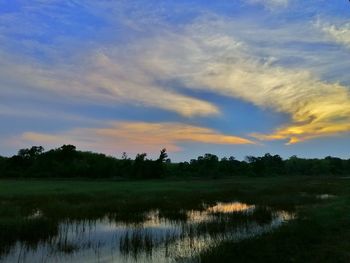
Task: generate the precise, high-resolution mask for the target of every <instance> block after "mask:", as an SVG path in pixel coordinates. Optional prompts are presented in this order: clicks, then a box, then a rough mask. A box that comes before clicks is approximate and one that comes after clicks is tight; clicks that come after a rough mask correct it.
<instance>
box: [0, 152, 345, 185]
mask: <svg viewBox="0 0 350 263" xmlns="http://www.w3.org/2000/svg"><path fill="white" fill-rule="evenodd" d="M146 157H147V154H146V153H141V154H137V155H136V157H135V159H134V160H132V159H130V158H128V156H127V155H126V154H125V153H124V154H123V156H122V158H121V159H117V158H114V157H111V156H106V155H104V154H97V153H92V152H82V151H78V150H76V147H75V146H73V145H63V146H62V147H60V148H57V149H53V150H49V151H46V152H45V151H44V148H43V147H41V146H33V147H31V148H29V149H21V150H19V151H18V154H17V155H14V156H12V157H10V158H5V157H0V177H3V178H58V177H61V178H125V179H152V178H161V177H166V176H172V177H174V176H181V177H223V176H240V175H246V176H277V175H278V176H281V175H309V176H320V175H327V176H332V175H333V176H335V175H338V176H341V175H349V174H350V159H349V160H343V159H340V158H335V157H330V156H329V157H326V158H324V159H303V158H298V157H297V156H292V157H290V158H289V159H286V160H284V159H282V158H281V157H280V156H279V155H271V154H268V153H267V154H265V155H264V156H262V157H254V156H247V157H246V158H245V160H244V161H239V160H237V159H235V158H234V157H232V156H231V157H229V158H226V157H225V158H222V159H221V160H220V159H219V158H218V157H217V156H216V155H213V154H209V153H207V154H205V155H204V156H199V157H198V158H197V159H192V160H190V162H180V163H171V161H170V159H168V155H167V153H166V150H165V149H163V150H161V152H160V155H159V157H158V159H156V160H150V159H147V158H146Z"/></svg>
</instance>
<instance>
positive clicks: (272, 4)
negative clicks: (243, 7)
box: [246, 0, 290, 9]
mask: <svg viewBox="0 0 350 263" xmlns="http://www.w3.org/2000/svg"><path fill="white" fill-rule="evenodd" d="M246 1H247V2H248V3H249V4H259V5H263V6H264V7H266V8H269V9H275V8H281V7H287V6H288V4H289V3H290V0H246Z"/></svg>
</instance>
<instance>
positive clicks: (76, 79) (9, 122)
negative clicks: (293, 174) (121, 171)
mask: <svg viewBox="0 0 350 263" xmlns="http://www.w3.org/2000/svg"><path fill="white" fill-rule="evenodd" d="M349 18H350V4H349V2H348V1H346V0H333V1H327V0H314V1H302V0H237V1H229V0H227V1H224V0H223V1H209V0H207V1H199V0H179V1H153V0H148V1H123V0H121V1H107V0H84V1H79V0H60V1H58V0H32V1H24V0H21V1H16V0H13V1H1V0H0V56H1V60H0V121H1V125H0V154H1V155H6V156H10V155H12V154H15V153H16V151H17V150H18V149H20V148H23V147H29V146H31V145H43V146H44V147H45V148H46V149H49V148H55V147H59V146H61V145H62V144H67V143H72V144H74V145H76V146H77V147H78V148H79V149H82V150H91V151H97V152H104V153H106V154H110V155H114V156H120V155H121V153H122V152H124V151H125V152H127V153H129V155H130V156H133V155H135V153H137V152H148V153H150V156H155V155H157V154H158V152H159V149H161V148H163V147H166V148H167V150H168V152H169V155H170V157H171V158H172V159H173V160H176V161H178V160H185V159H190V158H194V157H196V156H197V155H199V154H203V153H207V152H211V153H214V154H217V155H219V156H231V155H233V156H236V157H237V158H244V156H245V155H261V154H264V153H266V152H270V153H274V154H280V155H281V156H283V157H289V156H291V155H298V156H303V157H310V158H311V157H324V156H327V155H333V156H339V157H343V158H349V157H350V156H349V148H350V133H349V132H350V77H349V76H350V75H349V74H348V72H349V69H350V21H349Z"/></svg>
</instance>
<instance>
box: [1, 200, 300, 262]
mask: <svg viewBox="0 0 350 263" xmlns="http://www.w3.org/2000/svg"><path fill="white" fill-rule="evenodd" d="M44 216H45V215H44V214H43V213H42V212H41V211H35V212H34V213H33V215H31V216H30V217H31V218H32V220H36V219H37V220H39V219H40V218H42V217H44ZM119 218H120V217H119ZM293 218H294V215H293V214H291V213H288V212H286V211H276V210H272V209H270V208H267V207H257V206H255V205H248V204H244V203H240V202H230V203H216V204H215V205H206V204H203V209H201V210H189V211H176V212H174V211H160V210H151V211H147V212H144V213H141V214H137V215H133V216H131V219H128V220H121V219H118V216H117V215H116V216H113V215H109V216H105V217H103V218H100V219H98V220H79V221H77V220H67V219H66V220H64V221H61V222H59V223H58V227H57V231H56V232H55V233H54V234H52V235H49V237H46V238H44V239H43V240H40V239H39V240H38V241H37V242H35V243H34V244H33V243H28V242H24V241H22V242H19V241H17V242H16V243H15V244H14V245H13V246H12V248H11V249H10V251H8V253H7V254H6V255H4V256H3V257H2V258H1V259H0V262H33V263H34V262H35V263H38V262H87V263H88V262H125V263H136V262H145V263H146V262H147V263H148V262H199V254H200V252H202V251H203V250H206V249H211V248H212V247H215V246H217V245H218V244H220V242H223V241H226V240H232V241H236V242H239V241H240V240H242V239H247V238H251V237H253V236H256V235H260V234H263V233H266V232H269V231H273V230H274V229H276V228H277V227H279V226H280V225H281V224H283V223H285V222H287V221H289V220H291V219H293ZM29 244H30V245H29Z"/></svg>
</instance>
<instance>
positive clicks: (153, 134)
mask: <svg viewBox="0 0 350 263" xmlns="http://www.w3.org/2000/svg"><path fill="white" fill-rule="evenodd" d="M20 138H21V141H22V142H23V143H24V144H25V145H31V144H42V145H45V146H49V147H57V146H59V145H62V144H67V143H71V144H74V145H77V146H79V148H82V149H85V150H94V151H96V150H98V151H102V152H106V153H110V154H116V153H118V152H122V151H128V152H132V153H136V152H140V151H145V152H157V151H158V150H159V149H160V148H161V147H166V148H167V150H169V151H179V150H181V146H180V144H181V143H186V142H198V143H202V144H219V145H220V144H225V145H237V144H238V145H239V144H254V142H253V141H251V140H248V139H245V138H242V137H238V136H232V135H227V134H222V133H220V132H218V131H216V130H213V129H210V128H205V127H200V126H194V125H187V124H182V123H176V122H165V123H147V122H111V123H109V124H106V125H105V127H99V128H76V129H72V130H69V131H65V132H61V133H56V134H47V133H37V132H25V133H23V134H22V135H21V136H20Z"/></svg>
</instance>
